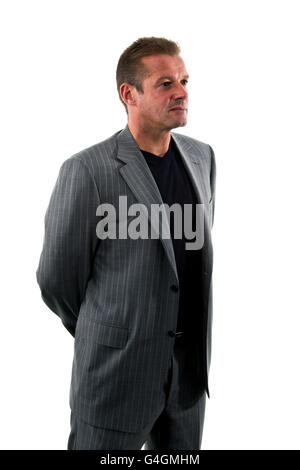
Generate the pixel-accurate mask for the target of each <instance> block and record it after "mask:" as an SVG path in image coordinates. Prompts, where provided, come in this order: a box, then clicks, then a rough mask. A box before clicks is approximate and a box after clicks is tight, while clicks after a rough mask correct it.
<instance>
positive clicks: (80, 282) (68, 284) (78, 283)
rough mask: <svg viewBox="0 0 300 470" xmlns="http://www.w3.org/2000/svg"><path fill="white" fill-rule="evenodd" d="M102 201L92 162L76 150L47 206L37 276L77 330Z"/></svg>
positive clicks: (50, 303) (65, 319)
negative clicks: (83, 158) (89, 162)
mask: <svg viewBox="0 0 300 470" xmlns="http://www.w3.org/2000/svg"><path fill="white" fill-rule="evenodd" d="M98 205H99V193H98V189H97V186H96V183H95V181H94V179H93V177H92V175H91V174H90V171H89V168H88V167H87V165H86V164H85V163H84V162H83V161H82V160H80V158H79V157H77V156H73V157H71V158H69V159H67V160H66V161H65V162H64V163H63V164H62V166H61V168H60V171H59V175H58V178H57V181H56V184H55V186H54V189H53V191H52V195H51V198H50V203H49V206H48V208H47V211H46V215H45V220H44V224H45V234H44V241H43V249H42V253H41V256H40V260H39V265H38V269H37V271H36V279H37V282H38V284H39V286H40V289H41V295H42V299H43V301H44V302H45V304H46V305H47V306H48V307H49V308H50V309H51V310H52V311H53V312H54V313H55V314H56V315H58V316H59V317H60V319H61V321H62V323H63V325H64V326H65V327H66V329H67V330H68V331H69V332H70V333H71V334H72V336H75V328H76V322H77V318H78V314H79V309H80V305H81V302H82V300H83V298H84V295H85V290H86V286H87V283H88V280H89V278H90V276H91V272H92V265H93V257H94V254H95V251H96V248H97V245H98V243H99V242H100V240H99V238H98V237H97V235H96V224H97V220H96V209H97V206H98Z"/></svg>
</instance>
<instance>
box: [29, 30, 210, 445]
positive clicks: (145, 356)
mask: <svg viewBox="0 0 300 470" xmlns="http://www.w3.org/2000/svg"><path fill="white" fill-rule="evenodd" d="M179 53H180V48H179V46H178V44H176V43H174V42H173V41H169V40H167V39H165V38H155V37H150V38H140V39H138V40H137V41H135V42H134V43H133V44H132V45H131V46H129V47H128V48H127V49H126V50H125V51H124V52H123V54H122V55H121V57H120V59H119V62H118V66H117V74H116V75H117V86H118V92H119V97H120V99H121V102H122V103H123V105H124V106H125V109H126V113H127V117H128V124H127V125H126V127H125V128H124V129H123V130H121V131H118V132H116V133H115V134H114V135H112V136H111V137H110V138H108V139H106V140H105V141H103V142H100V143H98V144H96V145H93V146H91V147H89V148H87V149H84V150H82V151H80V152H78V153H77V154H75V155H73V156H72V157H70V158H68V159H67V160H65V161H64V162H63V164H62V166H61V169H60V172H59V176H58V179H57V182H56V185H55V187H54V190H53V193H52V195H51V199H50V203H49V207H48V209H47V212H46V216H45V236H44V244H43V251H42V254H41V258H40V262H39V266H38V270H37V280H38V283H39V286H40V288H41V293H42V298H43V300H44V301H45V303H46V304H47V306H48V307H49V308H50V309H51V310H52V311H53V312H55V313H56V314H57V315H58V316H59V317H60V318H61V320H62V323H63V324H64V326H65V327H66V329H67V330H68V331H69V332H70V333H71V334H72V335H73V336H74V337H75V341H74V359H73V367H72V378H71V387H70V406H71V432H70V436H69V440H68V449H69V450H73V449H98V450H101V449H103V450H110V449H115V450H117V449H119V450H120V449H123V450H124V449H140V448H141V447H142V446H143V444H145V448H146V449H163V450H167V449H175V450H177V449H200V447H201V439H202V430H203V421H204V411H205V398H206V395H205V394H206V393H207V395H208V396H209V388H208V372H209V367H210V357H211V329H212V264H213V250H212V242H211V228H212V225H213V216H214V204H215V158H214V153H213V150H212V148H211V147H210V146H209V145H208V144H205V143H202V142H200V141H198V140H196V139H194V138H191V137H188V136H185V135H182V134H179V133H173V132H172V133H171V130H172V129H174V128H176V127H180V126H185V125H186V123H187V112H188V91H187V82H188V74H187V71H186V68H185V64H184V62H183V59H182V58H181V57H180V55H179ZM120 197H123V198H124V199H123V200H122V203H123V202H124V200H125V202H126V204H127V206H126V207H127V208H129V209H128V212H127V211H126V212H124V205H123V206H122V208H121V209H122V210H123V212H122V210H120V207H119V204H120ZM173 203H177V208H178V206H180V209H184V207H185V206H184V205H185V204H186V206H188V205H189V206H190V207H192V211H191V212H187V214H188V218H187V219H186V220H187V222H190V224H191V225H192V228H193V230H194V229H195V226H197V220H198V221H199V217H198V216H199V215H201V214H200V212H201V211H199V212H198V213H197V210H198V209H199V208H203V211H202V215H203V217H202V218H200V220H202V230H203V236H204V239H203V240H202V241H203V243H201V246H200V247H198V249H195V248H197V247H194V249H187V248H186V246H187V245H186V241H187V240H188V239H189V240H190V239H191V238H192V237H190V236H186V232H184V235H182V236H181V238H180V237H176V236H175V229H176V230H177V229H178V221H179V222H183V219H184V217H185V216H186V213H185V212H182V215H181V217H182V218H180V217H179V219H178V218H177V219H175V216H173V218H172V217H171V216H170V217H169V216H168V213H167V209H166V212H163V210H162V212H161V213H160V214H161V217H162V219H161V228H162V229H163V228H164V229H165V228H166V227H167V228H169V235H170V236H169V237H166V236H163V233H162V232H163V230H160V229H159V228H158V226H157V219H156V221H155V220H154V218H153V219H152V218H151V214H152V212H151V210H152V209H153V208H154V207H157V205H159V207H162V208H163V207H165V208H167V206H168V207H170V206H171V205H172V204H173ZM102 204H104V206H102ZM137 204H139V205H140V206H139V207H142V209H141V210H140V215H141V216H142V215H143V216H144V219H143V224H142V223H141V222H142V219H141V218H140V219H139V222H140V225H141V226H143V228H144V229H145V228H147V229H151V235H153V234H154V236H150V235H149V232H148V236H140V237H139V236H136V234H135V235H134V236H133V235H132V233H133V232H132V230H133V227H134V223H136V220H135V219H133V218H132V216H133V215H134V214H133V209H134V208H136V205H137ZM104 208H105V210H103V209H104ZM111 208H114V209H115V210H111ZM196 208H197V210H196ZM105 211H106V212H107V214H108V215H107V216H106V218H105V213H106V212H105ZM124 214H125V216H124ZM145 214H146V216H145ZM177 215H178V213H177ZM101 216H102V217H101ZM197 217H198V218H197ZM128 219H129V222H130V224H131V227H129V225H128ZM145 220H146V223H145ZM104 222H105V224H104ZM126 224H127V225H126ZM187 225H188V223H187ZM106 227H108V228H109V230H108V231H107V230H106ZM129 228H131V232H130V230H129ZM198 228H199V227H198ZM129 232H130V233H131V235H132V236H128V234H129ZM198 232H199V230H198ZM120 233H121V234H122V235H120ZM192 233H195V230H194V232H192ZM155 234H156V236H155ZM196 238H197V233H196Z"/></svg>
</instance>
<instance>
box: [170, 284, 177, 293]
mask: <svg viewBox="0 0 300 470" xmlns="http://www.w3.org/2000/svg"><path fill="white" fill-rule="evenodd" d="M171 290H172V291H174V292H178V286H176V285H175V284H173V285H172V286H171Z"/></svg>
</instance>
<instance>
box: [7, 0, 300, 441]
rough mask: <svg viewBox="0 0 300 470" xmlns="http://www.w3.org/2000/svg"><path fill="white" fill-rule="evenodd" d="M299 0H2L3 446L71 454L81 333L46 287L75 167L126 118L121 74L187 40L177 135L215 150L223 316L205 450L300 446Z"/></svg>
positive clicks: (217, 289) (218, 307) (216, 338)
mask: <svg viewBox="0 0 300 470" xmlns="http://www.w3.org/2000/svg"><path fill="white" fill-rule="evenodd" d="M297 7H299V2H297V1H289V0H285V1H276V0H272V1H266V0H259V1H254V0H251V1H250V0H249V1H241V0H237V1H233V0H227V1H214V0H207V1H199V0H198V1H188V0H187V1H184V2H183V1H177V0H173V1H172V2H162V1H155V0H151V2H150V1H149V2H141V1H122V2H121V1H120V2H118V1H109V2H103V1H100V0H99V1H89V0H84V1H74V0H72V1H66V0H59V1H54V0H51V2H50V1H41V0H39V1H30V0H27V1H25V2H23V1H2V2H1V11H0V18H1V20H0V35H1V37H0V44H1V69H2V72H1V87H0V93H1V111H0V112H1V157H2V158H1V167H2V168H1V220H2V227H1V245H0V250H1V341H0V348H1V349H0V359H1V369H0V370H1V389H0V390H1V392H0V393H1V397H0V415H1V425H0V426H1V431H0V432H1V436H0V447H1V449H66V446H67V439H68V435H69V416H70V410H69V401H68V400H69V384H70V378H71V366H72V357H73V341H74V340H73V338H72V336H71V335H70V334H69V333H68V332H67V330H66V329H65V328H64V327H63V325H62V323H61V321H60V319H59V318H58V317H57V316H56V315H55V314H54V313H52V312H51V311H50V310H49V309H48V308H47V307H46V305H45V304H44V303H43V301H42V299H41V297H40V291H39V287H38V285H37V283H36V278H35V271H36V268H37V265H38V260H39V256H40V253H41V248H42V237H43V231H44V226H43V223H44V220H43V219H44V215H45V211H46V208H47V205H48V202H49V198H50V194H51V191H52V189H53V186H54V183H55V181H56V178H57V176H58V170H59V167H60V165H61V164H62V162H63V161H64V160H65V159H67V158H68V157H70V156H71V155H73V154H74V153H76V152H78V151H80V150H82V149H83V148H86V147H88V146H90V145H93V144H95V143H97V142H100V141H102V140H104V139H105V138H107V137H109V136H111V135H112V134H114V133H115V132H117V131H118V130H121V129H122V128H123V127H125V125H126V123H127V117H126V113H125V109H124V108H123V106H122V104H121V103H120V101H119V98H118V94H117V88H116V83H115V69H116V65H117V61H118V58H119V56H120V54H121V53H122V52H123V50H124V49H125V48H126V47H127V46H128V45H129V44H131V43H132V42H133V41H134V40H136V39H137V38H138V37H141V36H152V35H153V36H164V37H167V38H168V39H173V40H175V41H177V42H178V43H179V44H180V46H181V56H182V58H183V59H184V61H185V65H186V68H187V71H188V73H189V74H190V80H189V84H188V89H189V92H190V95H189V103H190V105H189V114H188V124H187V125H186V126H185V127H184V128H179V129H177V130H176V132H181V133H183V134H186V135H189V136H192V137H194V138H196V139H198V140H201V141H203V142H206V143H209V144H210V145H211V146H212V147H213V149H214V151H215V156H216V163H217V186H216V206H215V222H214V227H213V243H214V273H213V281H214V320H213V349H212V363H211V370H210V391H211V398H210V400H207V407H206V417H205V425H204V433H203V441H202V449H203V450H205V449H236V450H237V449H300V435H299V422H300V403H299V402H300V371H299V362H300V341H299V337H300V335H299V333H300V317H299V313H300V309H299V295H300V288H299V261H300V260H299V245H298V242H299V235H300V233H299V207H298V206H299V185H300V184H299V177H300V173H299V159H300V152H299V149H300V145H299V107H300V102H299V101H300V100H299V83H300V77H299V42H300V37H299V36H300V34H299V14H298V12H297Z"/></svg>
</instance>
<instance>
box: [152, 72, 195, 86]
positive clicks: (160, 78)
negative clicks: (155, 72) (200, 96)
mask: <svg viewBox="0 0 300 470" xmlns="http://www.w3.org/2000/svg"><path fill="white" fill-rule="evenodd" d="M186 78H190V77H189V74H186V75H184V77H183V79H186ZM166 79H167V80H173V79H174V77H171V76H168V75H166V76H165V77H159V78H158V79H157V80H156V82H155V84H157V83H159V82H160V81H161V80H166Z"/></svg>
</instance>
